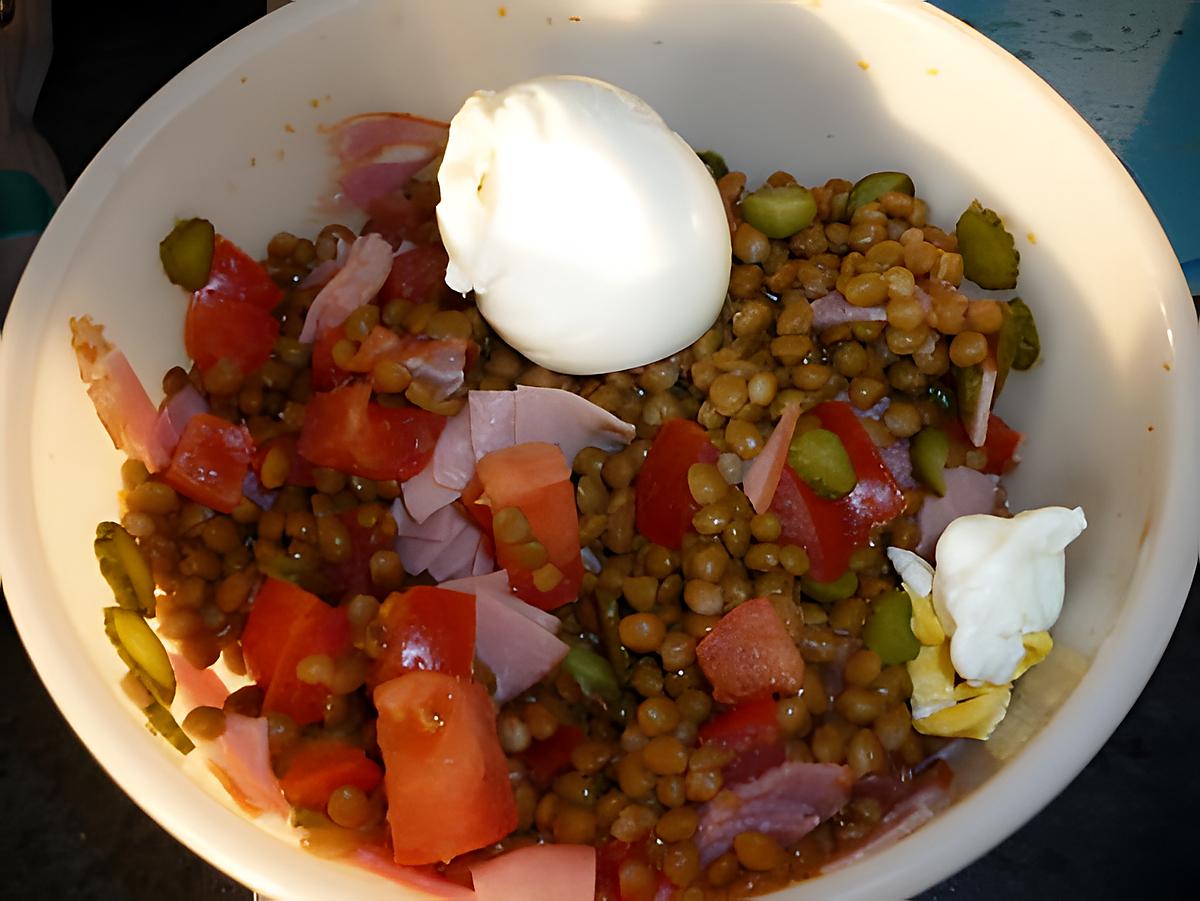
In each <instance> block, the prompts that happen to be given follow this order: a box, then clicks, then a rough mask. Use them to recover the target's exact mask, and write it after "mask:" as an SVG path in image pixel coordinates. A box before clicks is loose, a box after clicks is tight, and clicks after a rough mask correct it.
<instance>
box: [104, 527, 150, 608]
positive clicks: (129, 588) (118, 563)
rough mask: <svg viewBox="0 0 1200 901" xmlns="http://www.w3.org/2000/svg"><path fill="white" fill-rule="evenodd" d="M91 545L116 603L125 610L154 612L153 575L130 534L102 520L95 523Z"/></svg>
mask: <svg viewBox="0 0 1200 901" xmlns="http://www.w3.org/2000/svg"><path fill="white" fill-rule="evenodd" d="M93 547H94V549H95V551H96V560H97V561H99V563H100V574H101V575H103V576H104V581H106V582H108V585H109V587H110V588H111V589H112V591H113V597H115V598H116V601H117V603H118V604H120V605H121V606H122V607H124V608H125V609H126V610H139V611H141V612H142V613H143V614H144V615H145V616H154V576H152V575H151V574H150V564H148V563H147V562H146V558H145V557H143V556H142V552H141V549H140V548H138V546H137V542H136V541H134V539H133V536H132V535H130V534H129V533H128V532H126V531H125V529H124V528H123V527H121V526H120V525H118V524H117V523H115V522H102V523H100V525H98V526H96V541H95V543H94V544H93Z"/></svg>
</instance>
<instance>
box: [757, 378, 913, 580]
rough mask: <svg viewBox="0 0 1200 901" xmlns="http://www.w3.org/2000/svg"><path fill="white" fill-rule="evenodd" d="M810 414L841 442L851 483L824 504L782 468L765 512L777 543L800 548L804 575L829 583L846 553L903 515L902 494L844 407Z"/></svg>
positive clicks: (846, 560)
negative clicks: (776, 528) (772, 518)
mask: <svg viewBox="0 0 1200 901" xmlns="http://www.w3.org/2000/svg"><path fill="white" fill-rule="evenodd" d="M810 413H811V414H812V415H815V416H816V417H817V418H818V419H819V420H820V422H821V427H822V428H824V429H827V430H828V431H830V432H833V433H834V434H835V435H837V436H838V438H839V439H841V442H842V445H843V447H845V449H846V453H847V455H848V456H849V457H850V462H851V464H852V465H853V466H854V474H855V477H856V478H857V483H856V484H855V486H854V489H853V490H852V491H851V492H850V493H849V494H847V495H846V496H845V497H841V498H838V499H837V500H828V499H826V498H823V497H820V496H818V495H817V493H816V492H815V491H813V490H812V488H810V487H809V486H808V485H807V484H806V483H805V482H804V480H803V479H801V478H800V477H799V476H798V475H796V473H795V471H794V470H793V469H792V468H791V467H790V466H785V467H784V468H783V470H782V472H781V473H780V478H779V485H778V487H777V488H776V489H775V497H774V499H773V500H772V501H771V507H770V510H771V512H772V513H774V514H775V515H776V516H777V517H778V518H779V524H780V528H781V535H780V542H781V543H783V544H798V545H800V546H802V547H803V548H804V549H805V550H806V551H807V552H808V558H809V564H810V565H809V571H808V574H809V575H810V576H812V578H814V579H816V580H817V581H818V582H830V581H833V580H834V579H836V578H838V577H839V576H840V575H841V574H842V573H844V572H845V571H846V568H847V567H848V566H849V565H850V555H851V553H853V552H854V550H855V548H858V547H862V546H863V545H864V544H866V543H867V540H868V538H869V537H870V534H871V530H872V529H873V528H875V527H876V526H881V525H883V524H885V523H888V522H890V521H891V520H893V519H895V518H896V517H897V516H899V515H900V514H901V513H902V512H903V511H904V494H903V492H901V490H900V488H899V486H897V485H896V481H895V479H893V478H892V474H891V472H890V471H889V470H888V468H887V466H886V465H885V464H884V462H883V459H882V458H881V457H880V456H879V451H878V450H877V449H876V448H875V444H874V442H873V441H872V440H871V436H870V435H868V434H867V431H866V429H864V428H863V426H862V423H861V422H859V420H858V417H857V415H855V413H854V409H853V408H852V407H851V406H850V405H849V404H847V403H844V402H842V401H827V402H825V403H823V404H819V405H818V406H816V407H814V408H813V409H812V410H811V411H810Z"/></svg>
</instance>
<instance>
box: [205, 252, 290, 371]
mask: <svg viewBox="0 0 1200 901" xmlns="http://www.w3.org/2000/svg"><path fill="white" fill-rule="evenodd" d="M282 299H283V292H282V291H280V290H279V288H278V286H277V285H276V284H275V283H274V282H273V281H271V277H270V276H269V275H267V271H266V270H265V269H263V267H262V266H260V265H259V264H258V263H256V262H255V261H254V260H252V259H250V257H248V256H246V254H244V253H243V252H242V251H241V250H239V249H238V248H237V247H236V246H235V245H234V244H233V243H231V242H230V241H227V240H226V239H225V238H222V237H221V236H220V235H218V236H217V238H216V243H215V244H214V246H213V260H212V268H211V270H210V271H209V276H208V283H207V284H206V285H205V286H204V287H203V288H200V289H199V290H198V291H196V292H194V293H193V294H192V299H191V300H190V301H189V303H188V311H187V318H186V321H185V323H184V330H183V340H184V345H185V346H186V348H187V352H188V356H189V357H191V358H192V359H193V360H194V361H195V362H196V365H197V366H198V367H200V371H201V372H206V371H207V370H208V369H209V368H210V367H212V366H213V365H214V364H215V363H216V362H217V361H218V360H220V359H222V358H225V359H228V360H231V361H233V363H235V364H236V365H237V366H238V368H239V369H240V370H241V371H242V373H243V374H247V373H250V372H253V371H254V370H255V369H258V367H260V366H261V365H262V364H263V363H265V362H266V360H267V357H269V356H270V355H271V348H272V347H274V345H275V339H276V338H278V337H279V320H278V319H276V318H275V317H273V316H272V315H271V310H272V309H274V308H275V306H276V305H277V304H278V303H279V301H280V300H282Z"/></svg>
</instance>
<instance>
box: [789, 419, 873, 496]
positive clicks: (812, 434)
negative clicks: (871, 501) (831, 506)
mask: <svg viewBox="0 0 1200 901" xmlns="http://www.w3.org/2000/svg"><path fill="white" fill-rule="evenodd" d="M788 465H789V466H791V467H792V469H794V470H795V471H796V475H798V476H800V478H802V479H804V481H805V482H806V483H808V487H809V488H811V489H812V490H813V491H814V492H815V493H816V494H817V495H818V496H820V497H823V498H825V499H826V500H837V499H838V498H840V497H845V496H846V495H847V494H849V493H850V492H851V491H853V490H854V486H855V485H857V484H858V477H857V476H856V475H855V473H854V464H853V463H852V462H851V461H850V455H849V454H848V453H846V446H845V445H844V444H842V439H841V438H839V437H838V436H837V435H835V434H834V433H833V432H830V431H827V430H826V429H811V430H809V431H807V432H803V433H801V434H799V435H796V436H795V437H794V438H793V439H792V443H791V444H790V445H789V447H788Z"/></svg>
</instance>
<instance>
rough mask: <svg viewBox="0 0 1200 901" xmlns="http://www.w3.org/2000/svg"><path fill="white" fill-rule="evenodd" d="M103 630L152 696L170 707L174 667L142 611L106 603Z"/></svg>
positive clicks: (173, 684)
mask: <svg viewBox="0 0 1200 901" xmlns="http://www.w3.org/2000/svg"><path fill="white" fill-rule="evenodd" d="M104 632H105V634H106V635H107V636H108V640H109V641H111V642H112V643H113V646H114V647H115V648H116V649H117V653H118V654H119V655H120V656H121V659H122V660H124V661H125V665H126V666H128V667H129V670H130V672H132V673H133V674H134V675H135V676H137V678H138V681H139V682H141V683H142V685H144V686H145V687H146V690H147V691H148V692H150V695H151V696H152V697H153V698H154V700H156V701H158V703H159V704H161V705H162V706H163V707H170V706H171V701H173V700H174V699H175V671H174V670H173V669H172V668H171V659H170V658H169V657H168V656H167V649H166V648H164V647H163V643H162V641H161V640H159V637H158V636H157V635H155V634H154V630H153V629H151V628H150V625H149V624H148V623H147V622H146V621H145V620H144V619H142V615H141V614H140V613H138V612H137V611H135V610H126V609H125V608H124V607H105V608H104Z"/></svg>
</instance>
